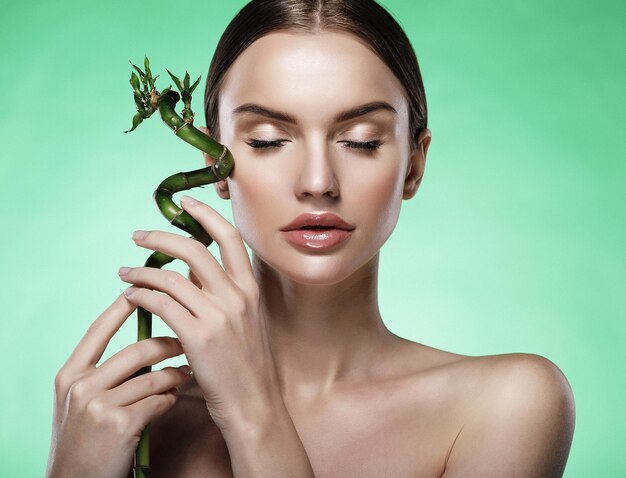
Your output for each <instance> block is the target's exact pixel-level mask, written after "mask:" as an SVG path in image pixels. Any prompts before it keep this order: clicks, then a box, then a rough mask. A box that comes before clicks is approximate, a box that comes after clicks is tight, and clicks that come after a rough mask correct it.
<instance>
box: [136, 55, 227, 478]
mask: <svg viewBox="0 0 626 478" xmlns="http://www.w3.org/2000/svg"><path fill="white" fill-rule="evenodd" d="M131 65H132V66H133V68H134V69H135V71H136V72H137V73H139V76H137V75H136V74H135V73H134V72H133V73H131V78H130V84H131V86H132V88H133V91H134V99H135V104H136V106H137V113H136V114H135V116H134V117H133V125H132V128H131V129H130V130H128V131H124V132H125V133H129V132H131V131H133V130H134V129H135V128H137V126H139V125H140V124H141V123H142V122H143V120H145V119H147V118H149V117H150V116H151V115H152V113H154V112H155V111H156V110H158V111H159V114H160V115H161V119H162V120H163V122H164V123H165V124H166V125H167V126H169V127H170V128H171V129H172V130H173V131H174V133H175V134H176V136H178V137H179V138H181V139H182V140H183V141H186V142H187V143H189V144H191V145H192V146H194V147H195V148H198V149H200V150H201V151H204V152H205V153H207V154H208V155H209V156H211V157H212V158H214V159H215V163H214V164H213V165H211V166H209V167H206V168H201V169H196V170H193V171H187V172H179V173H176V174H173V175H172V176H169V177H167V178H166V179H164V180H163V181H162V182H161V184H159V186H158V187H157V189H156V190H155V191H154V194H153V198H154V201H155V203H156V205H157V207H158V208H159V211H160V212H161V214H162V215H163V216H164V217H165V218H166V219H167V220H168V221H169V222H170V223H171V224H173V225H174V226H176V227H178V228H180V229H182V230H183V231H185V232H187V233H189V234H191V238H192V239H196V240H198V241H200V242H201V243H202V244H204V245H205V246H207V247H208V246H209V245H210V244H211V243H212V242H213V238H212V237H211V236H210V235H209V234H208V233H207V232H206V231H205V230H204V229H203V228H202V226H201V225H200V224H199V223H198V222H197V221H196V220H195V219H194V218H193V217H191V216H190V215H189V214H188V213H187V212H186V211H184V210H183V209H182V208H180V207H178V206H177V205H176V204H175V203H174V201H173V200H172V196H173V195H174V194H175V193H177V192H180V191H186V190H189V189H192V188H195V187H200V186H203V185H205V184H211V183H215V182H217V181H221V180H223V179H225V178H226V177H227V176H228V175H229V174H230V172H231V171H232V169H233V166H234V159H233V156H232V154H231V152H230V151H229V150H228V148H226V146H224V145H222V144H220V143H218V142H217V141H215V140H214V139H213V138H211V137H209V136H207V135H206V134H204V133H203V132H202V131H200V130H199V129H197V128H195V127H194V126H193V119H194V113H193V111H192V110H191V95H192V93H193V90H194V89H195V88H196V86H198V83H199V82H200V77H198V79H197V80H196V82H195V83H194V84H193V85H191V86H190V85H189V73H187V72H185V77H184V79H183V80H182V81H181V80H180V79H179V78H177V77H176V76H174V75H173V74H172V73H171V72H170V71H169V70H167V72H168V74H169V75H170V77H171V78H172V80H173V81H174V83H175V84H176V86H177V88H178V90H179V91H180V95H179V94H178V93H176V92H175V91H173V90H172V89H171V85H170V86H169V87H168V88H166V89H164V90H163V91H162V92H161V93H159V92H158V91H157V90H156V88H155V87H154V81H155V80H156V78H157V77H158V76H157V77H154V78H153V77H152V72H151V71H150V62H149V60H148V57H147V56H146V57H145V58H144V68H145V72H144V71H142V70H141V69H140V68H139V67H137V66H135V65H133V64H132V62H131ZM142 84H143V90H142V89H141V86H142ZM181 96H182V100H183V104H184V107H183V110H182V112H181V114H182V117H181V116H180V115H178V113H176V110H175V107H176V103H178V101H179V100H180V99H181ZM174 259H175V258H174V257H171V256H168V255H167V254H164V253H162V252H159V251H154V252H153V253H152V254H151V255H150V256H149V257H148V259H147V260H146V262H145V264H144V266H145V267H154V268H157V269H160V268H161V267H163V266H164V265H166V264H169V263H170V262H172V261H173V260H174ZM151 336H152V313H150V312H149V311H147V310H145V309H144V308H142V307H137V340H138V341H139V340H144V339H147V338H150V337H151ZM151 370H152V367H150V366H148V367H143V368H141V369H140V370H138V371H137V372H136V373H135V376H138V375H141V374H144V373H147V372H150V371H151ZM133 473H134V477H135V478H149V477H150V424H148V425H147V426H146V427H145V428H144V430H143V431H142V433H141V438H140V440H139V445H138V447H137V450H136V452H135V464H134V467H133Z"/></svg>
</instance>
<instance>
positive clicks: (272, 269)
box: [255, 253, 378, 285]
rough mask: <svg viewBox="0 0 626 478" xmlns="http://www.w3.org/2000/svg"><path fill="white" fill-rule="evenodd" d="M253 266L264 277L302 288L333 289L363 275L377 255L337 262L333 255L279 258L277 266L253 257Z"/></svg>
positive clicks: (373, 264) (261, 258) (275, 263)
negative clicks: (271, 276) (328, 287)
mask: <svg viewBox="0 0 626 478" xmlns="http://www.w3.org/2000/svg"><path fill="white" fill-rule="evenodd" d="M255 256H256V262H257V266H258V267H260V270H261V271H263V272H264V273H269V274H272V275H279V276H281V277H282V278H284V279H287V280H290V281H293V282H295V283H297V284H302V285H334V284H338V283H341V282H343V281H345V280H346V279H348V278H350V277H351V276H353V275H354V274H359V275H361V273H367V271H368V270H369V269H370V268H371V267H375V265H376V262H377V261H376V259H377V258H378V253H376V254H374V255H373V256H372V257H370V258H369V260H367V259H365V260H363V259H361V260H357V258H355V257H352V258H351V260H347V258H345V257H344V258H339V256H337V255H334V256H333V255H318V256H312V255H309V256H300V257H299V258H295V259H294V258H292V257H289V256H288V255H287V256H285V255H283V256H282V257H281V259H280V260H279V261H278V262H274V261H272V260H271V258H269V257H262V256H260V255H258V254H256V253H255Z"/></svg>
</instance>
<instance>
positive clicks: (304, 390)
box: [253, 254, 397, 399]
mask: <svg viewBox="0 0 626 478" xmlns="http://www.w3.org/2000/svg"><path fill="white" fill-rule="evenodd" d="M378 261H379V255H378V254H376V256H375V257H374V258H372V260H371V261H370V262H368V263H367V264H365V265H364V266H363V267H362V268H361V269H359V270H358V271H356V272H355V273H354V274H352V275H351V276H350V277H348V278H346V279H345V280H343V281H341V282H339V283H336V284H331V285H328V284H324V285H318V284H302V283H298V282H295V281H293V280H291V279H289V278H287V277H285V276H284V275H281V274H280V273H279V272H277V271H276V270H275V269H273V268H272V267H270V266H269V265H268V264H267V263H265V262H263V261H262V260H261V259H259V258H258V257H257V256H256V255H254V256H253V268H254V273H255V277H256V279H257V283H258V284H259V288H260V297H261V310H262V312H263V314H264V316H265V319H266V320H267V323H268V326H269V333H270V340H271V347H272V354H273V356H274V361H275V364H276V371H277V373H278V376H279V380H280V384H281V388H282V392H283V396H284V397H285V398H297V399H307V398H315V397H317V396H320V395H323V394H324V393H326V392H328V391H330V389H331V388H332V386H333V384H335V382H337V381H339V380H358V379H359V378H360V377H365V376H366V375H367V374H368V373H370V372H371V370H372V369H373V368H374V365H375V362H374V361H375V360H376V355H377V352H378V351H382V349H383V348H384V347H385V346H387V345H389V344H390V343H391V341H393V339H394V338H397V336H395V335H394V334H392V333H391V332H390V331H389V330H388V329H387V328H386V327H385V325H384V323H383V321H382V318H381V316H380V312H379V310H378Z"/></svg>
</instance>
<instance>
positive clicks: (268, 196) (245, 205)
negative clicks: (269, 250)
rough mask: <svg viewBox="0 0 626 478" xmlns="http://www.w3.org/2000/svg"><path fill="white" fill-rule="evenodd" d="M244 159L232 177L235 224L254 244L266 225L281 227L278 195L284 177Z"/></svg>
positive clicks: (243, 235) (246, 239)
mask: <svg viewBox="0 0 626 478" xmlns="http://www.w3.org/2000/svg"><path fill="white" fill-rule="evenodd" d="M246 166H247V165H246V164H245V163H244V161H241V162H240V163H239V165H237V166H236V167H235V171H234V172H233V174H232V177H231V178H229V180H228V187H229V191H230V198H231V203H232V204H231V205H232V210H233V219H234V221H235V227H237V229H238V230H239V232H240V233H241V235H242V237H243V239H244V240H245V241H246V243H248V245H249V246H250V247H252V248H254V247H255V245H257V244H259V242H260V240H261V237H260V235H259V233H260V231H261V230H262V229H263V228H267V227H279V226H280V224H276V223H277V221H279V220H280V217H277V216H278V214H277V212H278V211H277V207H278V204H277V202H278V198H279V197H281V193H280V191H281V189H280V188H284V187H285V185H284V178H283V181H281V177H280V175H277V174H273V173H271V172H269V171H267V170H266V169H265V168H254V169H252V168H250V167H246Z"/></svg>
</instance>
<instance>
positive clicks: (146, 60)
mask: <svg viewBox="0 0 626 478" xmlns="http://www.w3.org/2000/svg"><path fill="white" fill-rule="evenodd" d="M143 66H144V68H145V69H146V75H148V76H149V77H152V72H151V71H150V61H149V60H148V57H147V56H146V55H144V59H143Z"/></svg>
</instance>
